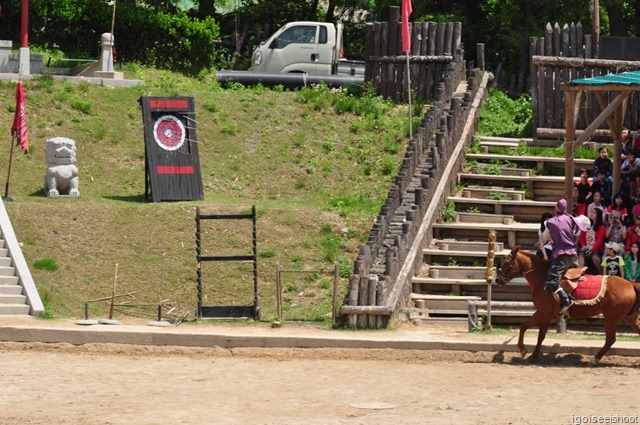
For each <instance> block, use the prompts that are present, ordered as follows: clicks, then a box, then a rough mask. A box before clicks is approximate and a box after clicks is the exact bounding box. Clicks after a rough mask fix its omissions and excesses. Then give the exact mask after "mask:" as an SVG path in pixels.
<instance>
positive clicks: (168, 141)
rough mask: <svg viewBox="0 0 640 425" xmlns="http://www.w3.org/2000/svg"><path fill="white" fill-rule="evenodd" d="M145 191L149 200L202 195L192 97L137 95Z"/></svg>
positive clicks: (178, 199)
mask: <svg viewBox="0 0 640 425" xmlns="http://www.w3.org/2000/svg"><path fill="white" fill-rule="evenodd" d="M139 101H140V104H141V105H142V117H143V120H144V140H145V195H146V197H147V199H149V200H151V201H152V202H159V201H193V200H197V199H203V198H204V195H203V191H202V175H201V174H200V160H199V158H198V139H197V136H196V120H195V118H196V116H195V108H194V102H193V98H192V97H147V96H143V97H141V98H140V100H139Z"/></svg>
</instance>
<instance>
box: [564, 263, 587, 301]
mask: <svg viewBox="0 0 640 425" xmlns="http://www.w3.org/2000/svg"><path fill="white" fill-rule="evenodd" d="M587 269H588V267H574V268H570V269H567V271H565V272H564V274H563V275H562V278H561V279H560V287H561V288H562V289H563V290H564V292H566V293H567V294H568V295H571V294H573V291H575V290H576V288H577V287H578V282H580V281H581V280H585V279H586V278H585V277H584V274H585V272H586V271H587Z"/></svg>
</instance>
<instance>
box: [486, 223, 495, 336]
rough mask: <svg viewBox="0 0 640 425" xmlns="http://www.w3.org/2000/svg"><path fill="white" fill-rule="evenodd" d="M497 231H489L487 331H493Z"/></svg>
mask: <svg viewBox="0 0 640 425" xmlns="http://www.w3.org/2000/svg"><path fill="white" fill-rule="evenodd" d="M495 250H496V231H495V230H489V239H488V243H487V270H486V272H485V275H484V277H485V279H486V281H487V323H486V324H485V326H484V328H485V329H491V328H492V325H491V296H492V294H491V291H492V288H491V282H492V281H493V273H494V268H495V266H494V263H495V256H496V251H495Z"/></svg>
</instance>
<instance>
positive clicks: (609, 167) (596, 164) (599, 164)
mask: <svg viewBox="0 0 640 425" xmlns="http://www.w3.org/2000/svg"><path fill="white" fill-rule="evenodd" d="M598 154H599V156H598V157H597V158H596V159H595V161H593V175H594V176H597V175H598V172H599V171H602V172H603V173H604V176H605V178H606V179H607V180H609V181H610V182H612V181H613V177H612V175H613V163H612V162H611V160H610V159H609V151H608V150H607V148H606V147H604V146H600V149H598Z"/></svg>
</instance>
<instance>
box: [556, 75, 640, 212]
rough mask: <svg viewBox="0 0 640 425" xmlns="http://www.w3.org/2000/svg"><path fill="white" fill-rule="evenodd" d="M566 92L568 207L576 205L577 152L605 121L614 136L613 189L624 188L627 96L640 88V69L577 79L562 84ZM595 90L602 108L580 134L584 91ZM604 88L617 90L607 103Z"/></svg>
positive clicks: (566, 184)
mask: <svg viewBox="0 0 640 425" xmlns="http://www.w3.org/2000/svg"><path fill="white" fill-rule="evenodd" d="M561 89H562V91H563V92H564V94H565V102H566V103H565V114H566V115H565V127H566V136H565V160H566V167H565V174H564V176H565V185H564V196H565V199H566V200H567V209H568V210H569V211H572V209H573V182H574V174H575V166H574V153H575V151H576V149H578V148H579V147H580V146H581V145H582V144H583V143H584V142H586V141H587V140H588V139H589V138H590V137H591V136H593V135H594V133H595V132H596V129H598V128H599V127H600V126H601V125H602V124H603V123H604V122H605V121H606V123H607V125H608V126H609V129H610V130H611V136H612V137H613V146H614V155H613V158H612V162H613V193H618V192H619V191H620V165H621V164H620V159H621V155H622V139H621V133H622V124H623V119H624V116H625V111H626V108H627V99H628V98H629V95H630V94H631V93H633V92H635V91H640V71H629V72H624V73H621V74H614V75H605V76H601V77H592V78H583V79H577V80H574V81H572V82H570V83H568V84H563V85H562V87H561ZM583 91H584V92H592V93H593V94H594V95H595V97H596V99H597V100H598V104H599V105H600V108H601V109H602V112H601V113H600V114H599V115H598V116H597V117H596V118H595V119H594V120H593V121H592V122H591V124H589V126H588V127H587V128H586V130H584V132H583V133H582V134H580V136H578V137H577V138H576V137H575V135H576V119H577V112H576V111H577V110H578V108H579V106H580V99H581V97H582V92H583ZM604 92H609V93H611V94H613V98H612V100H611V101H610V102H609V103H608V104H607V100H606V99H605V97H604Z"/></svg>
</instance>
